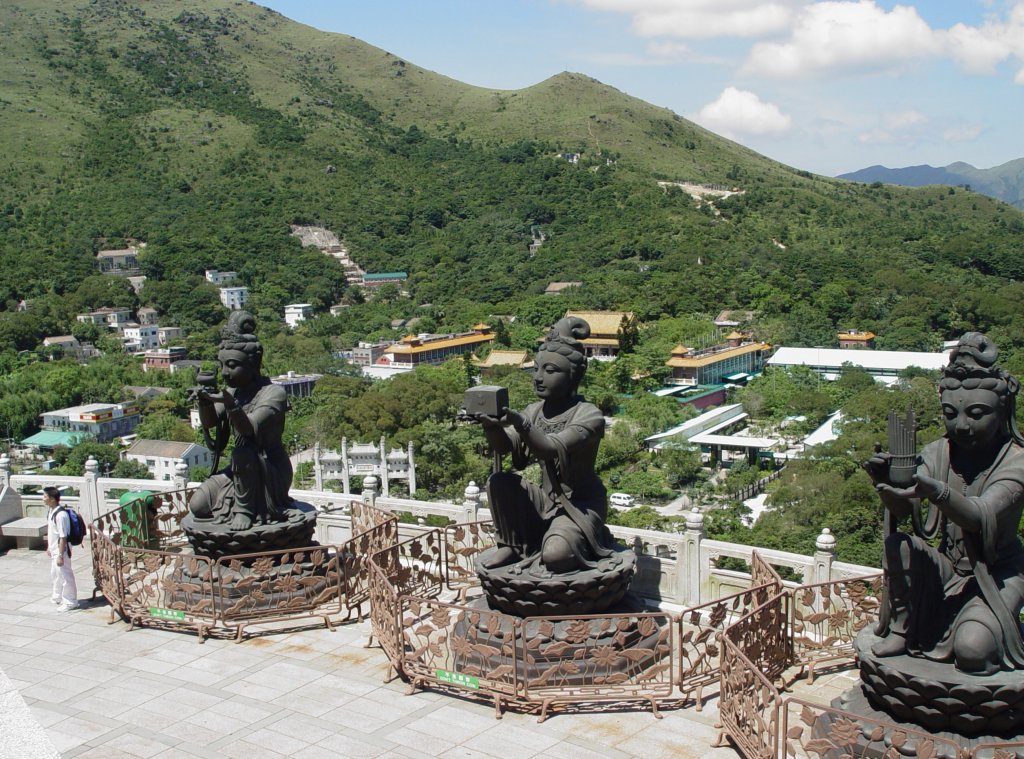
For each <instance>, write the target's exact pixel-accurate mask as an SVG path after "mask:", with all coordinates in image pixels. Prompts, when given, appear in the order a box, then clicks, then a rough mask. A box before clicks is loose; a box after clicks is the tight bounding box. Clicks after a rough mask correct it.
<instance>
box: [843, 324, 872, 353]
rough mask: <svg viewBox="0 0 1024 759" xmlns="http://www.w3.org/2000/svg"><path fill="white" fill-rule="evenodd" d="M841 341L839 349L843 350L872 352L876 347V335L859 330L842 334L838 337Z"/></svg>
mask: <svg viewBox="0 0 1024 759" xmlns="http://www.w3.org/2000/svg"><path fill="white" fill-rule="evenodd" d="M836 338H837V339H838V340H839V347H840V348H842V349H843V350H848V349H851V348H852V349H854V350H872V349H873V348H874V347H875V333H874V332H862V331H861V330H859V329H851V330H849V331H847V332H840V333H839V334H837V335H836Z"/></svg>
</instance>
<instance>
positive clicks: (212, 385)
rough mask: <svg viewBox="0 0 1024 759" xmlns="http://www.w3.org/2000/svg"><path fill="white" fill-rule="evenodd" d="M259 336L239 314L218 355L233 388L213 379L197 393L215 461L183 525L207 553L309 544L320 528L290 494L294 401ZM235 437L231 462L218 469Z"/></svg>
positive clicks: (203, 379)
mask: <svg viewBox="0 0 1024 759" xmlns="http://www.w3.org/2000/svg"><path fill="white" fill-rule="evenodd" d="M255 331H256V320H255V319H254V318H253V317H252V316H251V315H250V314H248V313H246V312H244V311H235V312H233V313H232V314H231V316H230V317H229V318H228V323H227V326H226V327H225V328H224V330H223V332H222V333H221V342H220V350H219V352H218V354H217V360H218V361H219V363H220V372H221V375H222V377H223V378H224V382H225V384H226V385H227V387H226V388H224V389H223V390H218V389H217V387H216V381H215V378H214V377H213V376H210V375H207V376H202V375H201V376H200V377H198V378H197V379H198V382H199V385H198V387H196V388H193V390H192V391H191V398H192V400H193V402H195V403H197V405H198V410H199V420H200V423H201V424H202V428H203V435H204V438H205V440H206V443H207V445H208V446H209V447H210V448H211V449H212V450H213V452H214V456H215V458H214V466H213V469H214V473H213V474H211V475H210V477H209V478H208V479H207V480H206V481H205V482H203V483H202V484H201V485H200V486H199V488H198V489H197V490H196V492H195V493H193V494H192V497H191V499H190V501H189V510H190V511H191V515H190V517H191V518H190V519H189V520H187V521H186V523H184V524H183V527H184V529H185V531H186V533H187V534H188V535H189V538H190V540H192V542H193V544H194V545H195V546H196V550H197V553H203V554H205V555H214V554H218V553H224V552H231V551H233V552H241V551H242V550H243V549H251V550H266V549H269V548H272V547H277V548H285V547H291V546H293V545H308V544H309V542H311V540H312V529H313V527H315V523H316V515H315V511H314V510H312V508H311V507H308V506H306V505H305V504H302V505H300V504H297V503H296V502H294V501H292V499H291V497H290V496H289V495H288V491H289V488H290V487H291V484H292V464H291V461H290V460H289V458H288V453H287V451H286V449H285V446H284V443H283V441H282V437H283V435H284V423H285V413H286V412H287V410H288V396H287V394H286V393H285V391H284V389H283V388H281V387H279V386H277V385H274V384H272V383H271V382H270V380H269V379H268V378H267V377H264V376H263V375H262V374H261V368H262V361H263V346H262V344H261V343H260V341H259V339H258V338H257V337H256V335H255ZM211 433H212V435H211ZM229 438H233V440H234V447H233V449H232V451H231V460H230V462H229V464H228V466H227V467H225V468H224V469H223V470H221V471H216V469H217V463H218V462H219V459H220V455H221V454H222V453H223V452H224V451H225V449H226V447H227V443H228V440H229ZM199 536H202V537H201V538H200V537H199ZM242 536H244V537H242ZM204 544H205V545H204Z"/></svg>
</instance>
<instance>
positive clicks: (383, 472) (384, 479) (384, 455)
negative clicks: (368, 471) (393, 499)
mask: <svg viewBox="0 0 1024 759" xmlns="http://www.w3.org/2000/svg"><path fill="white" fill-rule="evenodd" d="M388 474H389V473H388V449H387V438H386V437H384V436H383V435H381V437H380V479H381V486H382V488H381V492H382V494H383V496H384V497H385V498H387V497H388V496H389V495H391V488H390V487H389V482H388V480H389V477H388Z"/></svg>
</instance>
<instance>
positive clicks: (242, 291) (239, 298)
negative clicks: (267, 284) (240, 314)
mask: <svg viewBox="0 0 1024 759" xmlns="http://www.w3.org/2000/svg"><path fill="white" fill-rule="evenodd" d="M247 300H249V288H248V287H241V286H239V287H222V288H220V302H221V303H223V304H224V308H227V309H230V310H232V311H240V310H241V309H242V307H243V306H244V305H245V303H246V301H247Z"/></svg>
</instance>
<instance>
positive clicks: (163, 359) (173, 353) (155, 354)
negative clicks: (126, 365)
mask: <svg viewBox="0 0 1024 759" xmlns="http://www.w3.org/2000/svg"><path fill="white" fill-rule="evenodd" d="M187 355H188V351H186V350H185V348H184V347H182V346H178V345H176V346H172V347H170V348H154V349H152V350H148V351H146V355H145V356H144V357H143V359H142V371H144V372H149V371H153V370H156V371H161V372H169V371H171V364H173V363H175V362H176V361H183V360H184V359H185V358H186V357H187Z"/></svg>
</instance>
